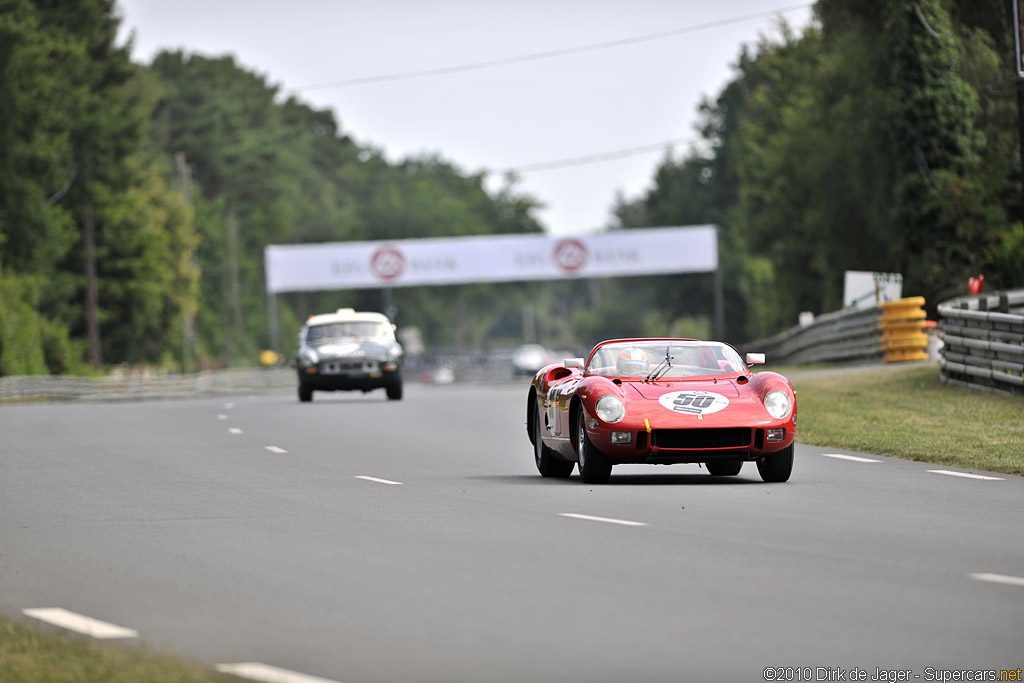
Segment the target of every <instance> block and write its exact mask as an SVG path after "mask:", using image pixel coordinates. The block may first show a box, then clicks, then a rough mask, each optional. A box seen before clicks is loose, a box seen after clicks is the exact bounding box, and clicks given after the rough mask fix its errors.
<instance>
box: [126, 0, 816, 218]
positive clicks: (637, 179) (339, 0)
mask: <svg viewBox="0 0 1024 683" xmlns="http://www.w3.org/2000/svg"><path fill="white" fill-rule="evenodd" d="M780 10H781V11H780ZM118 11H119V13H120V15H121V17H122V25H121V34H120V36H119V41H120V42H121V43H123V42H125V41H126V40H127V39H128V38H129V36H132V37H133V38H132V39H133V50H132V55H133V58H134V59H135V61H137V62H140V63H148V62H150V61H151V60H152V58H153V56H154V55H156V54H157V53H158V52H160V51H161V50H174V49H181V50H185V51H186V52H189V53H197V54H202V55H205V56H220V55H225V54H232V55H234V56H235V59H236V62H237V63H238V64H239V65H240V66H242V67H243V68H245V69H248V70H250V71H255V72H256V73H259V74H260V75H262V76H263V77H264V78H266V79H267V81H268V82H269V83H270V84H271V85H274V86H277V87H278V88H280V90H281V91H282V93H283V94H285V95H294V96H297V97H298V98H299V99H301V100H302V101H304V102H306V103H308V104H309V105H311V106H313V107H316V108H329V109H331V110H332V111H333V112H334V113H335V116H336V117H337V119H338V121H339V122H340V125H341V130H342V131H343V132H344V133H346V134H348V135H350V136H351V137H352V138H353V139H354V140H356V142H357V143H359V144H361V145H366V146H373V147H375V148H377V149H380V150H382V151H383V153H384V154H385V156H386V157H387V158H388V159H389V160H391V161H398V160H400V159H402V158H403V157H406V156H411V155H424V154H429V155H437V156H439V157H441V158H443V159H445V160H446V161H448V162H450V163H452V164H454V165H455V166H456V167H457V168H458V169H460V170H461V171H462V172H464V173H477V172H481V171H486V172H487V173H488V181H487V187H488V189H489V190H491V191H497V190H498V189H499V188H500V187H501V186H502V184H503V182H504V174H505V172H506V171H509V170H515V171H516V172H517V175H518V180H517V182H516V184H515V185H514V188H515V189H516V190H517V191H518V192H522V193H526V194H529V195H531V196H532V197H534V198H535V199H536V200H538V201H539V202H541V203H542V204H543V205H544V208H542V209H541V210H539V211H538V212H537V214H536V215H537V217H538V219H539V220H540V222H541V223H542V224H543V225H544V227H545V229H546V230H547V232H548V233H550V234H552V235H581V234H591V233H594V232H597V231H600V230H601V229H602V228H604V227H606V226H608V225H609V224H610V223H611V222H612V220H613V217H612V208H613V206H614V204H615V201H616V197H617V196H622V197H625V198H626V199H629V200H633V199H637V198H639V197H641V196H642V195H643V193H644V192H646V191H647V190H648V189H649V188H650V186H651V183H652V179H653V177H654V173H655V170H656V168H657V165H658V163H659V162H660V161H661V160H662V159H664V157H665V154H667V153H673V154H675V155H676V156H677V157H679V156H682V155H683V154H685V153H686V151H687V150H688V149H689V146H690V144H691V143H690V141H696V138H697V133H696V130H695V125H696V123H697V122H698V106H699V104H700V102H701V100H702V99H703V98H705V97H707V98H712V99H713V98H714V97H715V96H717V94H718V93H719V91H720V90H721V89H722V87H723V86H724V85H725V84H726V83H727V82H728V81H729V80H730V79H731V78H732V77H733V75H734V72H733V65H734V64H735V62H736V60H737V58H738V56H739V54H740V50H741V48H742V46H743V45H744V44H746V45H748V46H754V45H756V43H757V41H758V40H759V39H760V38H761V37H763V36H767V37H769V38H778V36H779V30H778V24H779V18H780V17H782V18H784V19H785V21H786V22H788V23H789V24H790V25H791V26H792V27H794V28H796V29H797V30H801V29H803V28H804V27H806V26H807V25H808V23H809V22H810V21H811V6H810V3H804V4H800V3H799V2H798V0H719V1H718V2H706V1H697V0H291V1H288V2H285V1H283V0H275V1H271V0H176V1H175V2H166V0H118ZM755 15H757V16H755ZM655 36H657V37H655ZM609 43H613V45H608V44H609ZM582 48H586V49H582ZM544 53H555V54H553V55H551V56H545V57H542V58H538V57H536V56H537V55H539V54H544ZM467 66H468V67H473V68H465V69H458V68H457V67H467ZM425 71H426V72H429V71H442V72H443V73H437V74H431V75H412V76H410V75H409V74H417V73H422V72H425ZM394 76H397V77H394ZM381 77H384V78H381ZM360 80H362V82H355V83H353V82H351V81H360ZM581 161H586V162H587V163H579V162H581Z"/></svg>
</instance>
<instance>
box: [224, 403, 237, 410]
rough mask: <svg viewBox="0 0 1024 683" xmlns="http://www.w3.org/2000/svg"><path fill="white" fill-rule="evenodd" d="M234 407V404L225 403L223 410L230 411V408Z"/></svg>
mask: <svg viewBox="0 0 1024 683" xmlns="http://www.w3.org/2000/svg"><path fill="white" fill-rule="evenodd" d="M234 407H235V404H234V403H225V404H224V408H225V409H226V410H231V409H232V408H234Z"/></svg>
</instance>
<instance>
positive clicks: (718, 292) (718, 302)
mask: <svg viewBox="0 0 1024 683" xmlns="http://www.w3.org/2000/svg"><path fill="white" fill-rule="evenodd" d="M719 230H720V228H719V227H718V226H715V339H718V340H721V341H725V284H724V283H723V281H722V259H721V254H722V248H721V247H722V243H721V240H719Z"/></svg>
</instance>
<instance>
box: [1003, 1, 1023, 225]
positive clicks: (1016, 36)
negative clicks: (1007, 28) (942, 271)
mask: <svg viewBox="0 0 1024 683" xmlns="http://www.w3.org/2000/svg"><path fill="white" fill-rule="evenodd" d="M1017 2H1018V0H1013V63H1014V67H1015V71H1014V74H1013V77H1014V79H1015V81H1016V85H1017V137H1018V140H1019V143H1020V182H1021V194H1022V201H1021V222H1022V223H1024V65H1022V64H1021V54H1020V44H1021V36H1020V26H1021V21H1020V8H1019V7H1018V6H1017ZM1004 7H1005V5H1004Z"/></svg>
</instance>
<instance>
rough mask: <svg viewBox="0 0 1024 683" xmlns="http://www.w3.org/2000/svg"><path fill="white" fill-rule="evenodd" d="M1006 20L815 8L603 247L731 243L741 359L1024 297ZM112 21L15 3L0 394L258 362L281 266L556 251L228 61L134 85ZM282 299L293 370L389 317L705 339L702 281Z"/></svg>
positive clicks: (425, 327) (81, 5)
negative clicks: (59, 382)
mask: <svg viewBox="0 0 1024 683" xmlns="http://www.w3.org/2000/svg"><path fill="white" fill-rule="evenodd" d="M1009 7H1010V2H1009V0H916V2H915V1H914V0H895V1H889V0H819V2H818V3H817V4H816V6H815V21H814V22H813V23H812V25H811V26H809V27H808V28H807V29H805V30H802V31H799V32H797V31H794V30H792V29H790V28H789V27H787V26H786V25H785V24H780V25H779V27H778V30H777V31H775V32H774V33H773V35H771V36H766V37H763V38H762V39H761V40H760V41H759V42H758V43H757V44H755V45H751V46H746V47H744V48H743V49H742V50H741V52H740V54H739V55H738V57H737V60H736V63H735V71H734V76H733V78H732V79H731V80H730V81H729V82H728V83H727V84H726V85H725V86H724V87H723V88H722V89H721V91H720V92H719V93H717V94H716V95H715V96H713V97H709V98H707V99H706V100H705V101H704V102H703V104H702V105H701V107H700V112H699V114H700V125H699V133H700V135H701V138H702V143H701V144H698V145H696V146H694V148H693V149H691V150H689V151H688V152H686V153H684V154H682V155H680V156H675V155H667V156H666V157H665V158H664V159H663V161H662V162H661V163H660V165H659V167H658V168H657V170H656V172H655V175H654V178H653V179H652V184H651V189H650V190H649V191H648V192H646V193H645V194H643V195H642V196H640V197H636V198H631V199H626V198H620V199H619V200H618V202H617V206H616V209H615V217H614V219H613V221H612V225H610V226H609V227H610V228H611V229H618V230H628V229H629V228H632V227H647V226H657V225H687V224H699V223H713V224H716V225H718V226H719V228H720V247H721V248H720V262H721V268H722V271H723V273H724V282H725V292H726V297H725V299H726V307H725V310H726V330H725V331H724V333H723V332H722V331H717V332H718V333H719V334H720V335H721V336H723V337H724V338H726V339H729V340H732V341H734V342H737V341H744V340H748V339H751V338H755V337H759V336H764V335H768V334H772V333H774V332H777V331H779V330H780V329H782V328H785V327H788V326H790V325H792V324H794V322H795V321H796V319H797V315H798V313H799V312H800V311H805V310H809V311H814V312H817V313H822V312H827V311H830V310H835V309H837V308H839V307H840V305H841V296H842V277H843V272H844V271H845V270H872V271H885V272H900V273H902V274H903V275H904V276H905V282H904V292H905V293H907V294H912V295H916V294H921V295H924V296H925V297H926V298H927V300H928V302H929V305H930V306H934V305H935V304H936V303H937V302H939V301H941V300H943V299H945V298H948V297H950V296H954V295H957V294H961V293H963V292H964V290H965V287H966V281H967V278H968V276H970V275H977V274H979V273H983V274H985V276H986V278H987V283H988V285H989V286H990V287H998V288H1005V287H1015V286H1021V285H1024V228H1022V224H1021V221H1020V217H1021V216H1022V215H1024V202H1022V197H1024V194H1022V192H1021V177H1020V158H1019V138H1018V130H1017V118H1016V106H1015V88H1016V87H1018V83H1017V82H1016V80H1015V79H1014V78H1013V65H1012V62H1013V52H1012V51H1013V39H1012V17H1011V15H1010V10H1009ZM118 23H119V20H118V17H117V15H116V13H115V7H114V0H79V1H77V2H74V3H69V2H62V1H61V0H0V375H11V374H32V373H63V372H88V371H90V370H91V369H99V368H102V367H103V366H109V365H112V364H118V363H129V364H150V365H162V366H165V367H168V368H181V369H185V370H194V369H197V368H199V367H223V366H228V365H232V364H251V363H252V362H253V361H254V359H255V358H256V353H257V351H258V350H259V349H260V348H266V347H267V346H268V345H269V343H270V340H269V338H268V328H267V305H266V295H265V291H264V275H263V249H264V247H265V246H266V245H267V244H270V243H299V242H319V241H344V240H364V239H400V238H408V237H433V236H442V235H448V236H459V235H480V234H504V233H522V232H540V231H541V226H540V225H539V224H538V222H537V220H536V218H535V211H536V209H537V207H538V204H537V202H536V201H535V200H534V199H532V198H531V197H529V196H527V195H524V194H522V193H520V192H519V191H517V189H516V186H515V181H514V179H513V178H509V179H508V181H507V183H506V185H505V186H504V187H503V188H502V189H501V190H500V191H497V192H493V191H488V190H487V189H486V186H485V181H486V176H485V175H484V174H483V173H468V172H466V171H464V170H462V169H460V168H458V167H456V166H455V165H453V164H451V163H450V162H447V161H446V160H444V159H443V158H440V157H438V156H431V155H425V156H419V157H411V158H407V159H402V160H399V161H397V162H392V161H389V160H387V159H386V158H385V157H384V155H383V153H382V152H381V151H380V150H378V149H375V148H374V147H373V146H370V145H364V144H360V143H359V142H358V141H356V140H355V139H353V138H352V136H351V135H350V134H348V133H347V132H346V131H345V130H344V129H343V127H342V125H341V122H340V121H339V120H338V118H337V117H336V116H335V115H334V114H333V113H332V112H330V111H328V110H318V109H315V108H313V107H310V106H309V105H307V104H305V103H303V102H302V101H300V100H298V99H297V98H294V97H284V96H283V95H282V93H281V92H280V90H279V88H278V87H277V86H276V85H274V84H271V83H268V82H267V80H266V79H265V78H264V77H263V76H261V75H260V74H258V73H255V72H253V71H252V70H249V69H246V68H245V67H244V66H242V65H240V64H238V63H236V61H235V59H234V58H233V57H208V56H202V55H196V54H187V53H185V52H180V51H170V52H164V53H161V54H159V55H157V56H156V57H155V58H154V59H153V61H152V63H150V64H145V65H140V64H135V63H132V61H131V59H130V45H120V46H119V45H117V44H116V35H117V29H118ZM678 78H679V81H680V82H679V84H675V83H673V81H672V77H671V75H669V76H666V81H665V86H664V87H677V85H679V86H680V87H685V73H684V72H680V75H679V77H678ZM279 301H280V306H279V317H280V321H281V330H282V341H284V342H285V343H286V347H285V350H286V351H287V348H288V346H287V345H288V343H289V342H292V341H293V340H294V332H295V331H296V330H297V329H298V326H299V324H300V321H301V320H303V319H304V318H305V316H307V315H308V314H312V313H318V312H322V311H325V310H332V309H334V308H337V307H339V306H345V305H352V306H356V307H359V308H368V309H375V310H383V308H384V307H385V306H386V305H388V304H389V303H390V304H392V305H394V306H396V307H397V310H398V322H399V324H400V325H403V326H405V325H413V326H416V327H419V328H420V329H421V331H422V332H423V335H424V337H425V339H426V340H427V342H428V344H430V345H431V346H433V347H435V348H437V347H450V348H457V349H458V348H461V349H464V350H468V349H475V348H479V347H482V346H486V345H488V344H495V343H501V342H506V341H511V340H517V339H520V338H521V335H522V333H523V331H524V328H526V327H527V325H526V323H525V320H524V308H526V307H529V306H532V307H533V309H534V311H535V313H536V314H537V316H538V317H539V319H540V320H539V324H538V325H537V327H538V328H539V329H540V330H541V331H542V335H543V336H544V337H545V338H546V339H545V340H546V341H551V342H552V343H556V344H558V345H564V346H572V345H576V346H579V345H585V344H586V343H589V342H591V341H594V340H595V339H597V338H601V337H610V336H634V335H643V334H651V335H655V334H666V333H670V334H678V335H685V336H697V337H700V336H705V335H709V334H712V332H713V330H712V329H711V325H710V320H711V315H712V301H713V296H712V282H711V279H710V278H709V277H707V276H699V275H687V276H675V277H670V276H658V277H649V278H630V279H628V280H620V281H615V280H607V281H589V282H587V281H584V282H579V283H575V284H573V285H572V286H571V287H570V286H566V287H557V288H553V287H549V286H543V285H539V284H520V285H466V286H459V287H449V288H440V289H439V288H434V289H431V288H409V289H398V290H396V291H395V292H394V294H393V298H392V299H385V296H384V294H383V293H382V292H380V291H376V290H360V291H352V292H344V293H307V294H289V295H283V296H281V297H280V298H279Z"/></svg>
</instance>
